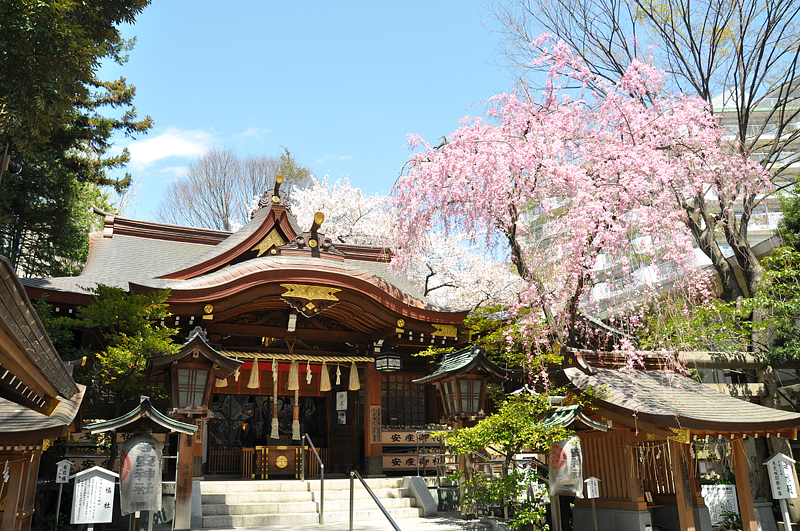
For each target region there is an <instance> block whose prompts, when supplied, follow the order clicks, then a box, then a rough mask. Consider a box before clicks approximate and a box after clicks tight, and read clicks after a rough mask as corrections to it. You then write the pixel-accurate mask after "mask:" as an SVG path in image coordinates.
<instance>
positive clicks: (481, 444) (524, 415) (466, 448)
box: [447, 390, 569, 529]
mask: <svg viewBox="0 0 800 531" xmlns="http://www.w3.org/2000/svg"><path fill="white" fill-rule="evenodd" d="M556 391H557V390H553V392H554V393H555V392H556ZM551 408H552V406H550V405H549V403H548V395H544V394H542V395H539V394H537V395H529V394H524V393H523V394H519V395H508V396H506V397H505V399H504V401H503V402H502V403H501V404H500V406H499V410H498V412H497V413H495V414H494V415H491V416H489V417H487V418H485V419H483V420H481V421H480V422H478V423H477V424H476V425H475V426H472V427H469V428H462V429H458V430H455V431H453V432H451V433H449V434H447V444H448V445H450V446H451V448H452V452H453V453H454V454H457V455H462V454H471V453H475V452H479V453H485V452H487V451H490V452H492V453H495V454H499V455H501V456H502V458H503V459H504V466H503V470H509V469H512V468H513V461H512V460H513V458H514V456H515V455H516V454H518V453H521V452H522V451H523V450H524V451H525V452H533V453H546V452H547V451H548V450H549V448H550V446H551V445H552V444H553V443H554V442H557V441H560V440H563V439H566V438H567V436H568V435H569V432H568V431H567V430H566V429H565V428H564V427H562V426H552V425H551V426H546V425H544V424H542V423H541V422H539V421H538V419H539V418H540V417H541V416H542V415H543V414H544V413H545V412H547V411H548V410H550V409H551ZM460 479H462V480H463V481H464V483H463V488H462V502H461V503H462V505H463V506H465V507H471V506H473V504H475V503H478V504H482V505H497V504H498V503H499V504H501V505H502V504H506V503H512V504H513V505H514V507H515V510H516V514H515V516H514V523H513V524H512V527H513V528H514V529H516V528H517V527H519V526H521V525H523V524H526V523H533V524H535V525H537V526H538V525H543V524H544V511H543V509H542V508H541V507H539V506H536V505H534V504H532V503H531V502H530V501H527V500H526V501H518V500H520V498H521V497H522V494H523V493H525V492H526V490H527V488H528V487H529V486H530V484H531V482H532V481H534V478H533V477H532V475H530V474H527V473H524V472H522V471H519V470H516V469H512V470H511V472H509V473H508V474H503V475H502V476H501V477H499V478H488V477H486V476H484V475H482V474H472V473H470V472H469V471H462V473H461V475H460ZM510 500H513V502H510ZM542 529H543V528H542Z"/></svg>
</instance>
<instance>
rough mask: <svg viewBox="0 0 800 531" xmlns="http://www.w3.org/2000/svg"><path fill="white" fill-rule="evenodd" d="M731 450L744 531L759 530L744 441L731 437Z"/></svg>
mask: <svg viewBox="0 0 800 531" xmlns="http://www.w3.org/2000/svg"><path fill="white" fill-rule="evenodd" d="M731 452H732V453H733V472H734V474H735V476H736V497H737V498H738V499H739V512H740V513H741V515H742V529H743V531H758V524H757V523H756V510H755V507H754V506H753V492H752V491H751V489H750V474H749V472H748V469H747V466H748V465H747V455H746V454H745V452H744V441H743V440H742V439H731Z"/></svg>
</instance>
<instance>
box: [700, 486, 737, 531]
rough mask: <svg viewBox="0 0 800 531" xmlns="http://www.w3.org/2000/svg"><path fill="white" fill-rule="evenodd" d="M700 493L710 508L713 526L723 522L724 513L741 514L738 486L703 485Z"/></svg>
mask: <svg viewBox="0 0 800 531" xmlns="http://www.w3.org/2000/svg"><path fill="white" fill-rule="evenodd" d="M700 492H701V493H702V494H703V500H705V502H706V507H708V512H709V515H710V516H711V524H712V525H717V524H719V523H720V522H721V521H722V511H728V512H732V513H735V514H739V501H738V498H737V497H736V485H701V487H700Z"/></svg>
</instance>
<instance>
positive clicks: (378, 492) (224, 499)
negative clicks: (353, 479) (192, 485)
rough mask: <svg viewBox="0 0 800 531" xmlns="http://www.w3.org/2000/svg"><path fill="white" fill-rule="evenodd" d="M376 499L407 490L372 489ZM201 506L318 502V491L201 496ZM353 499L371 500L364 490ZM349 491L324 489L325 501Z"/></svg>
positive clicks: (345, 496) (344, 496) (402, 494)
mask: <svg viewBox="0 0 800 531" xmlns="http://www.w3.org/2000/svg"><path fill="white" fill-rule="evenodd" d="M372 492H373V493H375V496H377V497H378V499H393V498H404V497H407V496H409V495H410V493H409V491H408V489H373V491H372ZM200 496H201V500H202V501H203V504H221V503H227V504H242V503H300V502H306V501H319V500H320V499H321V493H320V491H318V490H317V491H305V492H304V491H292V492H283V491H275V492H267V491H262V492H234V493H227V494H205V493H203V494H201V495H200ZM353 497H354V498H355V499H357V500H367V499H372V498H371V496H370V495H369V492H367V491H366V489H364V488H360V489H355V491H354V492H353ZM349 499H350V491H349V490H328V489H327V488H326V489H325V501H326V502H327V501H328V500H349Z"/></svg>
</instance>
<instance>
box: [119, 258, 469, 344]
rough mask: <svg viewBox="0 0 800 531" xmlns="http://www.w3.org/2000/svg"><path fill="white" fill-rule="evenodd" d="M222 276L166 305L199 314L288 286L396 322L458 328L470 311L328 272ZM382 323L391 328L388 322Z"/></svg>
mask: <svg viewBox="0 0 800 531" xmlns="http://www.w3.org/2000/svg"><path fill="white" fill-rule="evenodd" d="M225 276H226V279H225V280H224V281H222V282H218V283H215V284H209V285H206V286H202V287H194V288H190V289H181V288H180V287H178V286H171V287H170V290H171V292H170V297H169V299H168V303H169V304H196V305H199V306H198V310H199V309H202V305H205V304H208V303H211V304H216V303H217V302H220V303H221V302H222V301H224V299H227V298H230V297H235V296H236V295H239V294H241V293H243V292H247V293H248V294H249V296H250V297H254V295H253V293H252V290H257V291H258V295H256V296H264V295H274V296H277V297H280V296H281V295H282V294H283V292H284V291H285V289H284V288H282V287H281V286H280V285H281V284H286V283H290V284H305V285H312V286H321V287H331V288H338V289H341V290H342V292H341V298H340V300H341V301H348V302H352V303H353V304H355V305H356V306H362V305H363V303H362V304H359V299H363V300H364V301H373V302H375V303H376V304H377V305H379V306H380V307H382V308H384V309H385V311H387V312H389V313H391V314H392V315H394V316H397V318H403V319H413V320H417V321H421V322H426V323H436V324H453V325H458V324H461V323H462V322H463V321H464V319H465V318H466V317H467V315H468V314H469V310H461V311H442V310H441V309H439V308H437V307H435V306H433V305H430V304H427V303H425V302H423V301H418V299H413V300H415V301H418V304H419V306H418V305H414V304H412V297H411V296H409V295H408V294H406V293H404V292H402V291H401V290H400V289H398V288H396V287H395V286H392V285H390V284H388V283H386V282H383V284H384V287H385V288H387V289H382V288H381V287H379V286H376V285H375V284H374V283H371V282H366V281H365V280H362V279H360V278H355V277H351V276H348V275H346V274H344V273H341V272H336V271H333V270H330V269H329V270H320V269H314V270H312V271H309V270H308V269H301V268H299V267H296V268H280V269H278V268H274V269H269V270H258V271H254V272H251V273H249V274H245V275H242V276H238V277H234V276H233V275H225ZM130 287H131V291H134V292H137V293H144V292H150V291H155V290H156V289H157V288H153V287H150V286H144V285H140V284H134V283H131V284H130ZM349 293H353V294H354V296H353V297H350V295H348V294H349ZM404 299H405V300H404ZM422 305H424V306H422ZM223 306H224V305H223ZM221 309H222V308H221ZM196 315H201V312H196ZM395 320H396V319H395ZM385 321H386V322H387V323H390V324H394V323H393V322H392V321H391V320H385ZM431 331H433V329H431Z"/></svg>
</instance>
